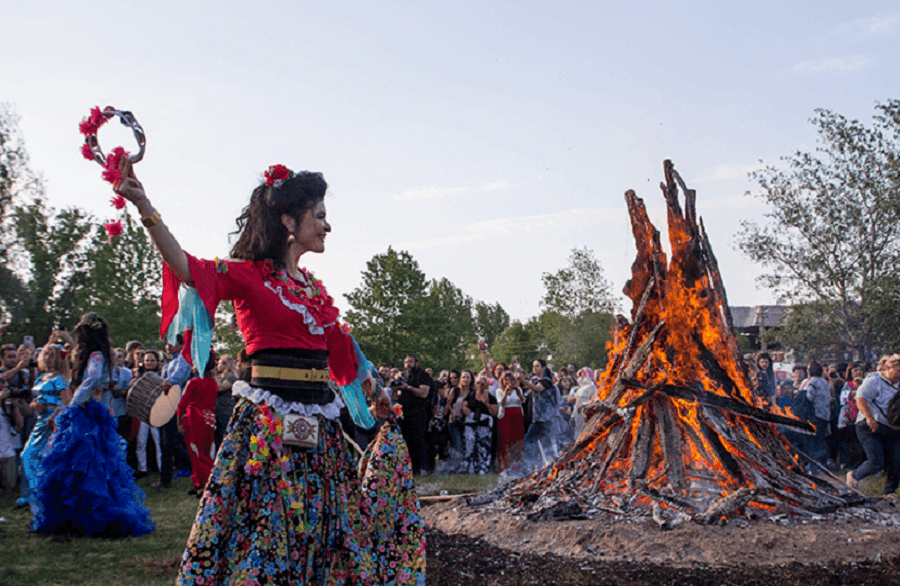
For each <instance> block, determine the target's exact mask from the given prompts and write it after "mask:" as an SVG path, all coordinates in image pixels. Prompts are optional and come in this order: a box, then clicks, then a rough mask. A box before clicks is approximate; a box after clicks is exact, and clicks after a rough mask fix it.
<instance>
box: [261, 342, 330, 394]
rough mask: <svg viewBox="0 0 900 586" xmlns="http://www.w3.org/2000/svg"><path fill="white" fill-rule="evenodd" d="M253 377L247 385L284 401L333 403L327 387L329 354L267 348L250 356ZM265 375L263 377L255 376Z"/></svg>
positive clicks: (321, 351) (294, 349)
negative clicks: (265, 391)
mask: <svg viewBox="0 0 900 586" xmlns="http://www.w3.org/2000/svg"><path fill="white" fill-rule="evenodd" d="M250 366H251V371H255V372H254V376H252V378H251V379H250V386H251V387H256V388H262V389H265V390H267V391H269V392H270V393H272V394H273V395H277V396H278V397H280V398H281V399H282V400H283V401H289V402H295V403H304V404H306V405H327V404H328V403H331V402H332V401H334V391H332V390H331V389H330V388H328V382H327V376H325V374H324V373H327V372H328V351H327V350H305V349H302V348H290V349H266V350H261V351H259V352H256V353H255V354H253V355H251V356H250ZM258 375H265V376H258Z"/></svg>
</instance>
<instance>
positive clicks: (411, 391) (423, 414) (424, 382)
mask: <svg viewBox="0 0 900 586" xmlns="http://www.w3.org/2000/svg"><path fill="white" fill-rule="evenodd" d="M403 368H405V369H406V380H405V381H403V380H400V381H395V382H394V384H392V385H391V386H392V387H393V388H394V392H395V393H396V400H397V402H398V403H400V406H401V407H403V419H401V420H400V431H401V432H402V433H403V439H404V440H405V441H406V446H407V447H408V448H409V459H410V461H411V462H412V469H413V474H419V473H421V471H422V467H423V466H424V467H425V469H426V470H431V469H432V468H433V465H432V466H429V465H428V463H427V462H425V453H426V452H425V429H426V427H427V426H428V417H429V415H430V413H431V399H432V397H431V395H432V389H433V388H434V381H432V380H431V377H430V376H428V373H426V372H425V371H424V370H422V369H421V368H420V367H419V359H418V358H417V357H416V355H415V354H407V355H406V359H404V361H403Z"/></svg>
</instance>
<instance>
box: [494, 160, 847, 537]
mask: <svg viewBox="0 0 900 586" xmlns="http://www.w3.org/2000/svg"><path fill="white" fill-rule="evenodd" d="M664 171H665V177H666V182H665V184H662V185H661V187H662V191H663V196H664V198H665V201H666V206H667V208H668V228H669V230H668V233H669V234H668V235H669V243H670V248H671V255H672V258H671V260H670V261H669V262H667V260H666V254H665V252H664V251H663V249H662V246H661V244H660V237H659V232H658V231H657V230H656V228H655V227H654V226H653V224H651V222H650V220H649V218H648V216H647V211H646V208H645V207H644V202H643V200H641V199H640V198H639V197H637V196H636V195H635V193H634V192H633V191H628V192H627V193H626V194H625V199H626V201H627V203H628V211H629V214H630V216H631V224H632V231H633V233H634V238H635V241H636V243H637V258H636V259H635V261H634V264H633V265H632V278H631V280H629V281H628V283H627V284H626V285H625V289H624V293H625V295H627V296H628V297H629V298H630V299H631V300H632V302H633V309H632V312H631V322H630V323H624V322H625V321H626V320H623V323H621V324H620V326H619V327H618V328H617V330H616V331H615V332H614V340H613V342H612V343H611V347H610V352H609V363H608V365H607V367H606V370H605V372H604V373H603V377H602V379H601V381H600V383H599V386H598V392H597V400H596V401H594V402H592V403H591V404H590V405H589V411H588V413H587V415H586V420H588V423H587V425H586V426H585V428H584V431H583V433H582V435H581V437H579V438H577V439H576V441H575V443H574V445H572V446H571V448H569V449H568V450H567V451H566V452H565V453H564V454H563V455H562V456H560V457H559V458H558V459H557V460H556V461H555V462H554V463H552V464H551V465H549V466H547V467H545V468H544V469H543V470H541V471H539V472H537V473H536V474H534V475H533V476H531V477H527V478H522V479H520V480H518V481H516V482H515V483H513V484H512V485H510V486H509V487H508V488H507V490H506V491H505V498H506V499H507V502H509V503H511V504H512V505H514V506H516V507H517V508H521V509H523V510H540V509H542V508H549V507H550V506H551V505H553V506H555V507H558V506H559V505H560V504H568V505H577V506H576V510H577V509H578V508H579V506H580V508H585V509H590V508H593V509H599V510H603V511H608V512H611V513H621V514H626V513H627V512H628V511H629V510H632V511H636V510H643V511H645V512H646V511H648V510H652V511H653V513H654V516H655V517H656V516H659V515H662V516H663V517H665V516H666V515H669V516H670V517H671V515H673V514H675V515H680V516H682V517H690V518H692V519H693V520H695V521H697V522H699V523H714V522H717V521H719V520H720V519H722V518H723V517H726V516H728V515H730V514H733V513H735V512H738V511H740V512H746V513H751V514H752V513H753V512H754V511H757V512H759V513H760V514H765V513H766V512H786V513H791V512H801V511H803V512H825V511H828V510H833V509H836V508H838V507H842V506H845V505H848V504H850V503H852V502H856V501H859V500H861V495H859V494H858V493H855V492H853V491H851V490H849V489H848V488H847V487H846V486H845V485H844V484H843V483H841V482H840V481H839V480H837V479H836V478H833V477H830V476H828V475H827V474H826V475H825V476H824V477H819V476H813V475H811V474H809V473H807V472H806V471H805V470H804V467H803V466H802V465H801V463H800V458H799V456H798V454H797V453H796V452H795V451H794V449H793V448H792V447H791V445H790V444H789V443H788V442H787V441H786V440H785V438H784V437H783V436H782V435H781V433H780V432H779V431H778V429H777V427H776V425H781V426H785V427H787V428H790V429H792V430H794V431H799V432H803V433H812V432H814V429H813V427H812V426H811V425H809V424H808V423H805V422H801V421H798V420H796V419H794V418H793V417H790V416H789V415H787V414H784V413H773V412H771V411H769V410H767V409H766V406H765V405H764V404H763V403H762V402H761V401H760V400H759V399H758V398H757V397H755V395H754V393H753V391H752V389H751V385H750V382H749V377H748V373H747V370H746V367H745V366H744V364H743V361H742V360H741V355H740V353H739V352H738V348H737V342H736V338H735V335H734V332H733V328H732V322H731V314H730V310H729V308H728V300H727V298H726V296H725V289H724V286H723V284H722V279H721V276H720V274H719V269H718V266H717V262H716V257H715V256H714V255H713V251H712V248H711V246H710V243H709V239H708V238H707V235H706V231H705V229H704V226H703V221H702V220H698V218H697V215H696V207H695V192H694V191H693V190H691V189H688V188H687V187H686V186H685V184H684V182H683V181H682V179H681V177H680V176H679V175H678V173H677V172H676V171H675V169H674V167H673V165H672V163H671V162H670V161H666V162H665V163H664ZM679 188H680V191H681V194H682V195H683V199H684V208H683V209H682V206H681V204H680V202H679Z"/></svg>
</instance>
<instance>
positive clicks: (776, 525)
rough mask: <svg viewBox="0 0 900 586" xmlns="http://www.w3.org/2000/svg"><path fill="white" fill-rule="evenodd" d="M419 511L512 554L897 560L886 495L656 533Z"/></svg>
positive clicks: (486, 510) (438, 509)
mask: <svg viewBox="0 0 900 586" xmlns="http://www.w3.org/2000/svg"><path fill="white" fill-rule="evenodd" d="M422 515H423V517H424V519H425V522H426V524H427V526H428V527H429V529H432V530H436V531H440V532H443V533H446V534H448V535H462V536H466V537H467V538H470V539H479V540H483V541H484V542H486V543H488V544H490V545H491V546H494V547H497V548H500V549H502V550H506V551H508V552H515V553H517V554H522V555H524V554H529V555H554V556H563V557H567V558H570V559H572V560H573V561H583V560H589V561H591V562H598V561H600V562H644V563H648V562H649V563H652V564H659V565H665V566H670V567H673V568H684V567H691V566H694V565H696V564H703V565H709V566H715V567H735V566H753V567H765V566H783V565H790V564H806V565H819V566H821V565H828V564H848V563H854V564H859V563H867V562H876V563H877V562H884V561H885V560H891V559H894V558H898V557H900V532H898V527H897V526H898V525H900V506H898V504H897V502H896V501H894V500H892V499H883V500H880V499H879V501H878V502H877V504H875V505H874V506H868V507H857V508H854V509H849V510H844V511H838V512H836V513H833V514H830V515H823V516H812V517H796V516H784V515H782V516H777V517H776V518H771V519H766V520H762V519H757V520H750V519H746V518H742V517H738V518H733V519H730V520H729V522H728V523H727V524H725V525H714V526H701V525H697V524H695V523H692V522H686V523H683V524H681V525H679V526H678V527H676V528H675V529H672V530H668V531H662V530H660V529H659V527H658V526H657V525H656V523H654V522H653V520H652V519H651V518H649V517H637V518H634V517H628V518H616V517H614V516H612V515H602V516H597V517H594V518H585V519H580V520H564V521H552V520H551V521H540V522H534V521H529V520H527V519H526V518H525V517H524V516H516V515H512V514H510V513H508V512H506V511H504V510H502V508H501V507H500V506H493V505H487V506H481V507H470V506H467V505H466V504H465V501H464V500H462V499H457V500H455V501H450V502H443V503H438V504H435V505H432V506H428V507H424V508H423V509H422ZM429 582H430V579H429Z"/></svg>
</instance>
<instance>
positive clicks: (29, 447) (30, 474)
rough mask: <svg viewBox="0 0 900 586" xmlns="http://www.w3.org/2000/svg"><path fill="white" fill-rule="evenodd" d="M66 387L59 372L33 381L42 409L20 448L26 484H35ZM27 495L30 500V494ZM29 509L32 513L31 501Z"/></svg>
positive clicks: (36, 397)
mask: <svg viewBox="0 0 900 586" xmlns="http://www.w3.org/2000/svg"><path fill="white" fill-rule="evenodd" d="M51 374H52V373H51ZM67 388H69V383H67V382H66V380H65V379H64V378H63V377H62V376H60V375H59V374H56V375H55V376H47V375H44V374H42V375H41V376H40V378H38V380H37V382H35V383H34V388H33V389H32V393H33V395H34V397H35V399H36V400H37V401H38V402H39V403H41V404H42V405H44V409H43V410H42V411H41V412H40V413H38V414H37V418H36V419H37V421H36V422H35V424H34V428H33V429H32V430H31V435H30V436H28V442H27V443H26V444H25V449H24V450H22V468H23V470H24V472H25V478H26V479H27V480H28V486H37V481H38V472H39V471H40V469H41V463H42V462H43V460H44V452H45V450H46V449H47V446H48V444H49V442H50V436H51V435H53V418H54V415H56V408H57V407H59V406H60V405H61V404H62V392H63V391H64V390H65V389H67ZM28 496H29V499H28V500H29V501H30V500H31V499H30V496H31V495H28ZM31 510H32V513H34V511H35V506H34V504H33V503H32V504H31Z"/></svg>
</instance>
